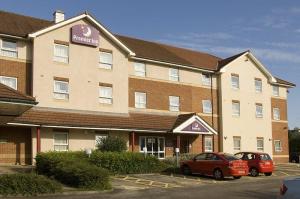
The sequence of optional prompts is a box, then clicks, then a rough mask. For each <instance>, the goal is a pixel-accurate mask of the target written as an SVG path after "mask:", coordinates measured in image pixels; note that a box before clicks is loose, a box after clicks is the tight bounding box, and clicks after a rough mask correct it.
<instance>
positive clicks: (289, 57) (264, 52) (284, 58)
mask: <svg viewBox="0 0 300 199" xmlns="http://www.w3.org/2000/svg"><path fill="white" fill-rule="evenodd" d="M253 52H254V54H256V55H257V56H259V57H260V58H261V59H265V60H270V61H279V62H284V63H286V62H288V63H294V64H300V56H299V53H296V52H290V51H284V50H274V49H267V48H265V49H264V48H254V49H253Z"/></svg>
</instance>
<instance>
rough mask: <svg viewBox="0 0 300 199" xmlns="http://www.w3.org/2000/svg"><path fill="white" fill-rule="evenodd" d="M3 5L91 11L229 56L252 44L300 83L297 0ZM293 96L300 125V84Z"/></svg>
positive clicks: (144, 33) (277, 70) (42, 13)
mask: <svg viewBox="0 0 300 199" xmlns="http://www.w3.org/2000/svg"><path fill="white" fill-rule="evenodd" d="M187 2H188V3H187ZM0 9H2V10H6V11H12V12H16V13H21V14H25V15H30V16H34V17H39V18H44V19H49V20H51V19H52V13H53V11H54V10H56V9H60V10H63V11H64V12H65V13H66V16H67V17H72V16H74V15H76V14H79V13H82V12H83V11H85V10H87V11H88V12H90V13H91V14H93V15H94V16H95V17H96V18H97V19H98V20H99V21H100V22H101V23H102V24H104V25H105V26H106V27H108V29H109V30H111V31H112V32H114V33H119V34H123V35H129V36H133V37H137V38H142V39H146V40H152V41H158V42H164V43H168V44H172V45H177V46H181V47H186V48H192V49H196V50H200V51H204V52H208V53H211V54H215V55H217V56H219V57H224V58H225V57H228V56H231V55H233V54H236V53H239V52H241V51H244V50H248V49H250V50H251V51H252V52H253V53H254V55H255V56H256V57H258V58H259V60H260V61H261V62H262V63H263V64H264V65H265V66H266V67H267V68H268V69H269V70H270V71H271V72H272V74H274V75H275V76H278V77H281V78H283V79H286V80H289V81H291V82H293V83H295V84H297V85H299V87H300V78H299V76H300V2H298V1H293V0H284V1H283V0H278V1H274V0H264V1H261V0H251V1H241V0H226V1H223V0H219V1H217V0H209V1H208V0H207V1H204V0H203V1H199V0H189V1H179V0H163V1H162V0H151V1H146V0H144V1H143V0H123V1H122V0H107V1H100V0H94V1H92V0H90V1H89V0H82V1H79V0H65V1H63V0H59V1H58V0H51V1H50V0H49V1H46V0H26V1H24V0H20V1H16V0H1V1H0ZM0 20H1V19H0ZM288 97H289V104H288V117H289V128H294V127H295V126H299V127H300V108H299V107H300V106H299V103H298V99H300V89H299V88H294V89H291V90H290V93H289V95H288Z"/></svg>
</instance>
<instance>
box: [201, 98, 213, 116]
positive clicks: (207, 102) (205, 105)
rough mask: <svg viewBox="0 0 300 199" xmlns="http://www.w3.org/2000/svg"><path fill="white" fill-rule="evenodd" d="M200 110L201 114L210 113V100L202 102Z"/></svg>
mask: <svg viewBox="0 0 300 199" xmlns="http://www.w3.org/2000/svg"><path fill="white" fill-rule="evenodd" d="M207 105H208V107H207ZM202 110H203V113H208V114H211V113H212V104H211V100H202Z"/></svg>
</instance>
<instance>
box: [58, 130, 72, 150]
mask: <svg viewBox="0 0 300 199" xmlns="http://www.w3.org/2000/svg"><path fill="white" fill-rule="evenodd" d="M68 149H69V140H68V133H54V151H68Z"/></svg>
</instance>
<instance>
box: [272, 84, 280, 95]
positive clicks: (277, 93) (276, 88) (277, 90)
mask: <svg viewBox="0 0 300 199" xmlns="http://www.w3.org/2000/svg"><path fill="white" fill-rule="evenodd" d="M272 88H273V95H274V96H276V97H278V96H279V86H273V87H272Z"/></svg>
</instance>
